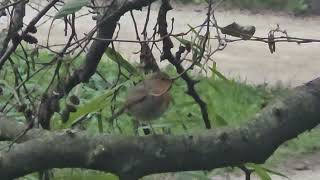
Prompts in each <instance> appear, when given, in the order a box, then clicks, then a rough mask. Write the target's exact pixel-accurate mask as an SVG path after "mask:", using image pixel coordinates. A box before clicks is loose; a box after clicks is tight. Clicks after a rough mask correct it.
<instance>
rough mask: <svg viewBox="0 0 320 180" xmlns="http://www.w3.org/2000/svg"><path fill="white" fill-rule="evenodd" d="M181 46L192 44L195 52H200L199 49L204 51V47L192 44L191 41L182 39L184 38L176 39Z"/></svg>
mask: <svg viewBox="0 0 320 180" xmlns="http://www.w3.org/2000/svg"><path fill="white" fill-rule="evenodd" d="M175 38H176V39H177V40H178V41H179V42H180V43H181V44H183V45H185V46H186V45H188V44H190V45H192V49H193V50H195V51H196V50H198V51H199V49H202V47H201V46H199V45H197V44H194V43H192V42H191V41H189V40H186V39H182V38H179V37H175Z"/></svg>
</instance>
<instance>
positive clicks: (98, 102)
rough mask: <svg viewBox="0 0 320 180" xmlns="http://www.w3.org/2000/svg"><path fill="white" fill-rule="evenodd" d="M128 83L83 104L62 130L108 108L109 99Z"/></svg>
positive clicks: (71, 114)
mask: <svg viewBox="0 0 320 180" xmlns="http://www.w3.org/2000/svg"><path fill="white" fill-rule="evenodd" d="M126 83H127V82H125V83H122V84H119V85H118V86H116V87H114V88H113V89H109V90H107V91H106V92H104V93H102V94H100V95H98V96H96V97H94V98H92V99H91V100H90V101H88V102H87V103H85V104H83V105H82V106H80V107H78V108H77V111H76V112H74V113H70V117H69V119H68V121H67V122H66V123H64V124H62V128H69V127H71V126H72V124H74V123H76V122H77V120H78V119H79V118H81V117H83V116H85V115H87V114H89V113H94V112H97V111H99V110H101V109H103V108H104V107H107V106H108V103H109V101H107V98H108V97H110V96H111V95H112V94H113V93H114V92H115V91H116V90H117V89H119V88H120V87H121V86H124V85H125V84H126Z"/></svg>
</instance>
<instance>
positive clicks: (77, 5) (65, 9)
mask: <svg viewBox="0 0 320 180" xmlns="http://www.w3.org/2000/svg"><path fill="white" fill-rule="evenodd" d="M88 4H89V0H69V1H67V2H66V3H65V5H64V6H62V8H61V9H60V10H59V11H58V12H57V14H56V15H55V16H54V19H60V18H63V17H65V16H67V15H69V14H73V13H75V12H77V11H79V10H80V9H81V8H82V7H83V6H86V5H88Z"/></svg>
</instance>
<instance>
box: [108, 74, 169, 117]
mask: <svg viewBox="0 0 320 180" xmlns="http://www.w3.org/2000/svg"><path fill="white" fill-rule="evenodd" d="M172 83H173V81H172V80H171V79H170V77H169V76H168V75H167V74H166V73H163V72H155V73H152V74H150V75H149V76H147V78H146V79H145V80H143V81H142V82H140V83H138V84H137V85H136V86H134V87H132V88H131V89H129V90H128V94H127V97H126V100H125V104H124V106H123V107H122V108H121V109H120V110H119V111H118V112H116V113H115V114H114V115H113V116H112V117H111V118H110V120H113V119H114V118H116V117H118V116H119V115H121V114H122V113H124V112H126V113H128V114H130V115H132V116H133V117H134V119H135V120H137V121H139V122H148V123H150V121H151V120H155V119H157V118H159V117H160V116H161V115H162V114H163V113H164V112H165V111H166V110H167V109H168V107H169V104H170V102H171V95H170V92H169V90H170V88H171V85H172Z"/></svg>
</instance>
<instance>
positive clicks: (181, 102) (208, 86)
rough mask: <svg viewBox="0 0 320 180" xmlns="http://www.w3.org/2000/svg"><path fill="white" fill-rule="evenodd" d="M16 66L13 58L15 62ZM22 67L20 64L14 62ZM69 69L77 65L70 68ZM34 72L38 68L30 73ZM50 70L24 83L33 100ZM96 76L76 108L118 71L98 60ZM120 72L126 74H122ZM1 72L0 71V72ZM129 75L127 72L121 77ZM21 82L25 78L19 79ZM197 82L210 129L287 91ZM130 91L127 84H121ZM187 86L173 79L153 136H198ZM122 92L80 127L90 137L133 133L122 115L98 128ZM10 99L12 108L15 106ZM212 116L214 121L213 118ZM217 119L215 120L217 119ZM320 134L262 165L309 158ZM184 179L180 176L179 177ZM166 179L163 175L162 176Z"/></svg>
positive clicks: (238, 120) (82, 175)
mask: <svg viewBox="0 0 320 180" xmlns="http://www.w3.org/2000/svg"><path fill="white" fill-rule="evenodd" d="M50 58H52V56H51V55H50V54H49V53H46V52H41V53H40V56H39V61H40V60H41V61H43V62H46V61H48V60H49V59H50ZM14 60H15V61H16V62H19V60H18V58H17V59H14ZM19 63H21V64H23V63H24V62H19ZM74 66H78V64H77V63H75V65H74ZM37 68H39V67H38V66H37V65H36V67H35V69H37ZM6 69H7V70H6V75H5V76H2V74H0V77H3V79H2V80H4V81H6V82H8V83H9V85H10V86H14V84H13V83H14V81H13V79H14V78H13V72H11V70H10V69H11V68H10V66H9V65H8V67H7V68H6ZM19 70H20V71H21V72H24V71H25V67H24V66H20V67H19ZM53 71H54V66H53V67H52V68H49V69H47V70H46V71H44V72H43V73H39V74H37V75H35V76H34V77H33V78H32V79H31V80H30V81H29V83H28V84H27V86H28V87H29V88H35V90H34V93H35V95H37V96H38V95H41V94H42V93H43V92H44V91H45V89H46V85H47V84H48V82H49V81H50V80H51V78H50V77H51V76H52V73H53ZM98 71H99V72H100V73H101V74H102V75H103V76H104V77H105V79H103V78H101V77H100V76H99V75H97V74H95V75H94V76H93V77H92V78H91V80H90V82H89V83H87V84H82V85H80V86H79V87H77V88H75V89H77V90H73V91H72V92H71V94H77V95H78V96H79V97H80V102H81V105H80V106H85V105H86V104H87V103H89V102H90V101H92V100H93V99H94V98H96V97H98V96H99V95H100V94H101V93H103V92H105V91H106V88H109V87H110V85H111V84H114V82H116V81H117V71H118V67H117V65H116V64H115V63H114V62H111V61H109V60H107V59H103V61H102V63H101V65H100V66H99V68H98ZM123 71H125V70H123ZM165 71H167V72H168V73H169V74H171V75H172V76H173V75H174V74H175V73H174V70H173V69H170V68H167V69H166V70H165ZM0 73H1V72H0ZM123 73H126V74H127V75H128V73H127V72H123ZM23 77H25V76H23ZM195 78H197V79H198V80H201V82H200V83H199V84H197V87H196V88H197V90H198V92H199V94H200V95H201V97H202V99H204V100H205V101H206V103H207V104H208V109H209V116H210V117H211V119H210V120H211V122H212V123H213V125H214V126H215V127H217V126H222V125H229V126H236V125H241V124H242V123H245V122H246V121H247V120H249V119H250V118H251V117H252V116H253V115H254V114H255V113H257V112H259V111H260V110H261V108H262V107H263V106H264V105H265V104H266V103H268V102H270V101H271V99H273V98H276V96H278V95H281V94H282V93H285V92H286V91H288V89H284V88H283V89H282V88H280V89H279V88H278V89H277V88H270V87H266V86H261V85H260V86H253V85H249V84H247V83H246V82H241V81H234V80H230V81H225V80H220V79H215V78H212V77H210V78H205V77H195ZM124 80H125V79H124V78H121V79H119V81H120V82H121V81H124ZM126 86H127V87H128V86H132V83H131V82H130V83H128V84H127V85H126ZM185 91H186V86H185V83H184V81H182V80H177V81H176V82H175V84H174V86H173V88H172V90H171V93H172V96H173V97H174V102H173V103H172V105H171V107H170V109H169V110H168V112H167V113H166V114H165V115H164V116H163V117H162V118H161V119H159V120H158V121H156V122H154V127H155V129H156V131H157V132H158V133H163V132H162V130H163V129H170V132H171V133H172V134H182V133H196V132H199V131H203V129H204V123H203V121H202V116H201V113H200V110H199V107H198V105H197V104H195V103H194V101H193V99H192V98H191V97H190V96H188V95H186V94H185ZM125 92H126V87H125V88H122V89H121V90H120V91H119V92H118V93H119V94H118V96H117V101H116V103H114V102H112V101H111V98H108V99H102V100H100V101H103V102H102V103H103V106H104V107H105V108H103V109H102V111H101V113H100V116H98V115H97V114H98V113H91V114H92V117H91V118H89V119H88V120H87V121H85V122H84V123H82V125H81V126H82V127H83V128H85V129H86V130H87V131H88V132H90V133H92V134H97V133H99V131H98V129H99V128H102V129H103V131H104V133H112V134H126V135H132V134H133V127H132V123H131V118H130V117H129V116H127V115H123V116H121V117H120V118H119V119H118V121H117V123H115V124H109V123H106V122H105V121H102V122H103V127H99V123H98V122H99V118H100V120H101V119H102V120H103V119H106V118H108V117H110V115H111V111H110V106H111V105H116V106H117V107H119V106H121V103H122V102H123V97H124V94H125ZM9 95H10V90H9V89H8V88H4V95H3V96H1V97H0V106H1V107H2V105H3V104H4V103H5V102H6V97H8V96H9ZM65 102H67V99H64V100H62V101H61V106H62V109H63V107H64V106H65ZM14 103H15V102H14V100H13V102H11V105H12V106H13V107H14ZM9 114H10V115H12V116H18V117H22V115H21V113H18V112H17V111H15V110H14V108H13V109H12V110H11V111H10V112H9ZM213 117H215V118H213ZM217 117H218V118H217ZM59 118H60V116H59V115H58V114H56V115H55V119H56V123H57V124H56V127H59V126H58V125H59V123H60V121H58V119H59ZM319 138H320V130H319V129H317V128H316V129H314V130H312V131H311V132H307V133H304V134H302V135H300V136H299V137H298V138H297V139H294V140H291V141H288V142H287V143H285V144H284V145H282V146H281V147H280V148H279V149H278V150H277V151H276V152H275V154H274V155H273V156H272V157H271V158H270V159H269V160H268V162H267V165H268V166H271V167H273V166H274V165H275V164H277V163H279V162H281V161H283V160H285V159H287V158H288V157H292V156H297V157H299V156H300V155H303V154H306V153H312V152H314V151H315V150H318V149H319V148H320V143H319ZM54 174H55V178H54V179H55V180H63V179H68V180H69V179H71V180H72V179H96V180H99V179H110V180H111V179H116V178H115V177H114V176H112V175H110V174H107V173H101V172H96V171H89V170H79V169H65V170H55V173H54ZM184 175H185V174H184ZM162 176H164V175H156V176H152V177H149V178H146V179H164V178H163V177H162ZM166 176H167V177H168V175H166ZM171 176H172V178H174V177H175V178H177V179H179V177H180V175H178V176H175V175H172V174H171V175H170V177H171ZM35 177H36V175H29V176H27V177H26V178H25V179H28V178H29V179H34V178H35Z"/></svg>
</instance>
